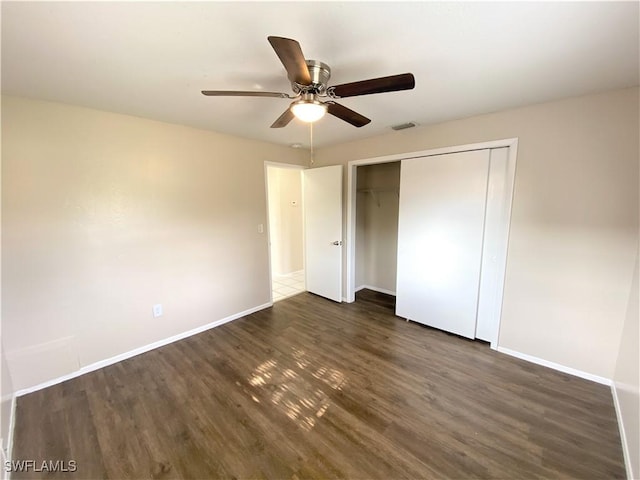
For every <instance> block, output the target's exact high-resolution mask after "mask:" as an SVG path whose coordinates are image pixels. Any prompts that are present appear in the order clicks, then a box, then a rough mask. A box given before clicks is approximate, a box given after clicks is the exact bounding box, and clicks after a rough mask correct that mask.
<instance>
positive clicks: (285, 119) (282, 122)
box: [271, 108, 293, 128]
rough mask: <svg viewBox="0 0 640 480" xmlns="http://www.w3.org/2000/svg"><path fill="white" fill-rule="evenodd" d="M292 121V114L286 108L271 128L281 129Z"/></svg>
mask: <svg viewBox="0 0 640 480" xmlns="http://www.w3.org/2000/svg"><path fill="white" fill-rule="evenodd" d="M291 120H293V112H292V111H291V109H290V108H287V109H286V110H285V111H284V113H283V114H282V115H280V116H279V117H278V119H277V120H276V121H275V122H273V124H272V125H271V128H282V127H286V126H287V125H289V122H290V121H291Z"/></svg>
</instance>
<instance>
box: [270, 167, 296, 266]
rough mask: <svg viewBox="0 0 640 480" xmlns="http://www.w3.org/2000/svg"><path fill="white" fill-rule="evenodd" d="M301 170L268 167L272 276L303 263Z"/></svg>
mask: <svg viewBox="0 0 640 480" xmlns="http://www.w3.org/2000/svg"><path fill="white" fill-rule="evenodd" d="M301 172H302V171H301V170H299V169H293V168H286V167H285V168H280V167H274V166H269V167H268V173H267V177H268V182H269V230H270V232H269V233H270V235H271V270H272V272H273V274H275V275H286V274H289V273H293V272H297V271H300V270H302V269H303V266H304V259H303V232H302V212H303V206H302V174H301Z"/></svg>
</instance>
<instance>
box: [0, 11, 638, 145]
mask: <svg viewBox="0 0 640 480" xmlns="http://www.w3.org/2000/svg"><path fill="white" fill-rule="evenodd" d="M638 19H639V4H638V2H626V3H613V2H590V3H575V2H570V3H556V2H551V3H541V2H531V3H529V2H514V3H484V2H471V3H462V2H443V3H441V2H437V3H436V2H408V3H402V2H389V3H381V2H283V3H274V2H257V3H244V2H231V3H221V2H160V3H155V2H120V3H115V2H113V3H112V2H68V3H66V2H65V3H57V2H56V3H54V2H42V3H40V2H38V3H35V2H15V3H8V2H3V3H2V91H3V93H7V94H13V95H20V96H26V97H34V98H41V99H46V100H54V101H59V102H64V103H71V104H77V105H83V106H88V107H93V108H98V109H102V110H109V111H113V112H120V113H126V114H131V115H137V116H140V117H147V118H152V119H157V120H162V121H167V122H173V123H180V124H184V125H191V126H194V127H198V128H205V129H211V130H216V131H220V132H226V133H231V134H235V135H240V136H243V137H248V138H255V139H260V140H266V141H269V142H273V143H280V144H291V143H294V142H299V143H302V144H303V145H305V146H306V145H308V143H309V129H308V127H307V126H306V125H304V124H301V123H299V122H298V120H295V121H293V122H292V123H291V124H289V126H288V127H286V128H283V129H271V128H269V126H270V125H271V123H272V122H273V121H274V120H275V119H276V118H277V117H278V116H279V115H280V114H281V113H282V112H283V111H284V110H285V109H286V108H287V106H288V102H289V101H288V100H286V99H279V98H213V97H204V96H203V95H201V94H200V90H206V89H211V90H214V89H215V90H226V89H236V90H252V89H264V90H266V91H279V92H288V93H290V86H289V83H288V81H287V77H286V73H285V71H284V67H283V66H282V64H281V63H280V62H279V60H278V58H277V56H276V54H275V52H274V51H273V50H272V48H271V46H270V45H269V43H268V42H267V36H268V35H276V36H284V37H289V38H294V39H296V40H298V41H299V42H300V44H301V46H302V50H303V52H304V54H305V56H306V58H308V59H315V60H320V61H323V62H325V63H327V64H329V65H330V67H331V68H332V79H331V81H330V82H329V83H330V84H332V85H336V84H340V83H346V82H351V81H356V80H363V79H367V78H373V77H380V76H386V75H392V74H397V73H405V72H412V73H413V74H414V75H415V77H416V88H415V89H414V90H411V91H405V92H395V93H385V94H378V95H370V96H363V97H357V98H347V99H343V100H340V102H341V103H343V104H344V105H345V106H347V107H349V108H352V109H354V110H356V111H358V112H359V113H361V114H363V115H365V116H367V117H369V118H371V119H372V122H371V123H370V124H369V125H367V126H365V127H362V128H359V129H358V128H355V127H353V126H351V125H349V124H347V123H345V122H342V121H340V120H338V119H337V118H335V117H332V116H330V115H328V116H327V117H325V118H324V119H322V120H320V121H319V122H318V123H316V124H315V126H314V131H313V134H314V145H315V146H323V145H328V144H334V143H340V142H344V141H349V140H353V139H358V138H364V137H369V136H373V135H377V134H380V133H384V132H388V131H389V127H390V126H391V125H394V124H398V123H404V122H407V121H414V122H416V123H418V124H421V125H425V124H431V123H438V122H443V121H446V120H450V119H454V118H461V117H466V116H471V115H475V114H479V113H486V112H492V111H497V110H502V109H505V108H510V107H516V106H520V105H526V104H531V103H538V102H544V101H548V100H553V99H557V98H562V97H568V96H576V95H582V94H586V93H591V92H597V91H603V90H609V89H615V88H622V87H629V86H634V85H638V83H639V74H638V72H639V68H640V66H639V38H638V37H639V29H638V23H639V20H638Z"/></svg>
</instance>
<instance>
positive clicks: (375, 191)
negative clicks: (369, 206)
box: [356, 187, 400, 207]
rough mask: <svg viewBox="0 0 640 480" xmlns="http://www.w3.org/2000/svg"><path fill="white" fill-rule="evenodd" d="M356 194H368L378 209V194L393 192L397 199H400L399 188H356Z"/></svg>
mask: <svg viewBox="0 0 640 480" xmlns="http://www.w3.org/2000/svg"><path fill="white" fill-rule="evenodd" d="M356 191H357V192H358V193H368V194H370V195H371V196H372V197H373V199H374V200H375V202H376V204H377V205H378V207H379V206H380V197H379V194H381V193H387V192H393V193H395V194H396V195H397V196H398V197H400V188H399V187H387V188H358V189H357V190H356Z"/></svg>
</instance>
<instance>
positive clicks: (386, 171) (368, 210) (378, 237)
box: [355, 162, 400, 312]
mask: <svg viewBox="0 0 640 480" xmlns="http://www.w3.org/2000/svg"><path fill="white" fill-rule="evenodd" d="M356 178H357V181H356V184H357V188H356V228H355V242H356V248H355V253H356V255H355V284H356V288H355V291H356V301H366V302H372V303H375V304H378V305H382V306H385V307H389V309H390V310H391V311H393V312H394V311H395V297H396V272H397V254H398V250H397V248H398V205H399V204H398V201H399V193H400V162H388V163H378V164H373V165H363V166H359V167H357V172H356Z"/></svg>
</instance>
